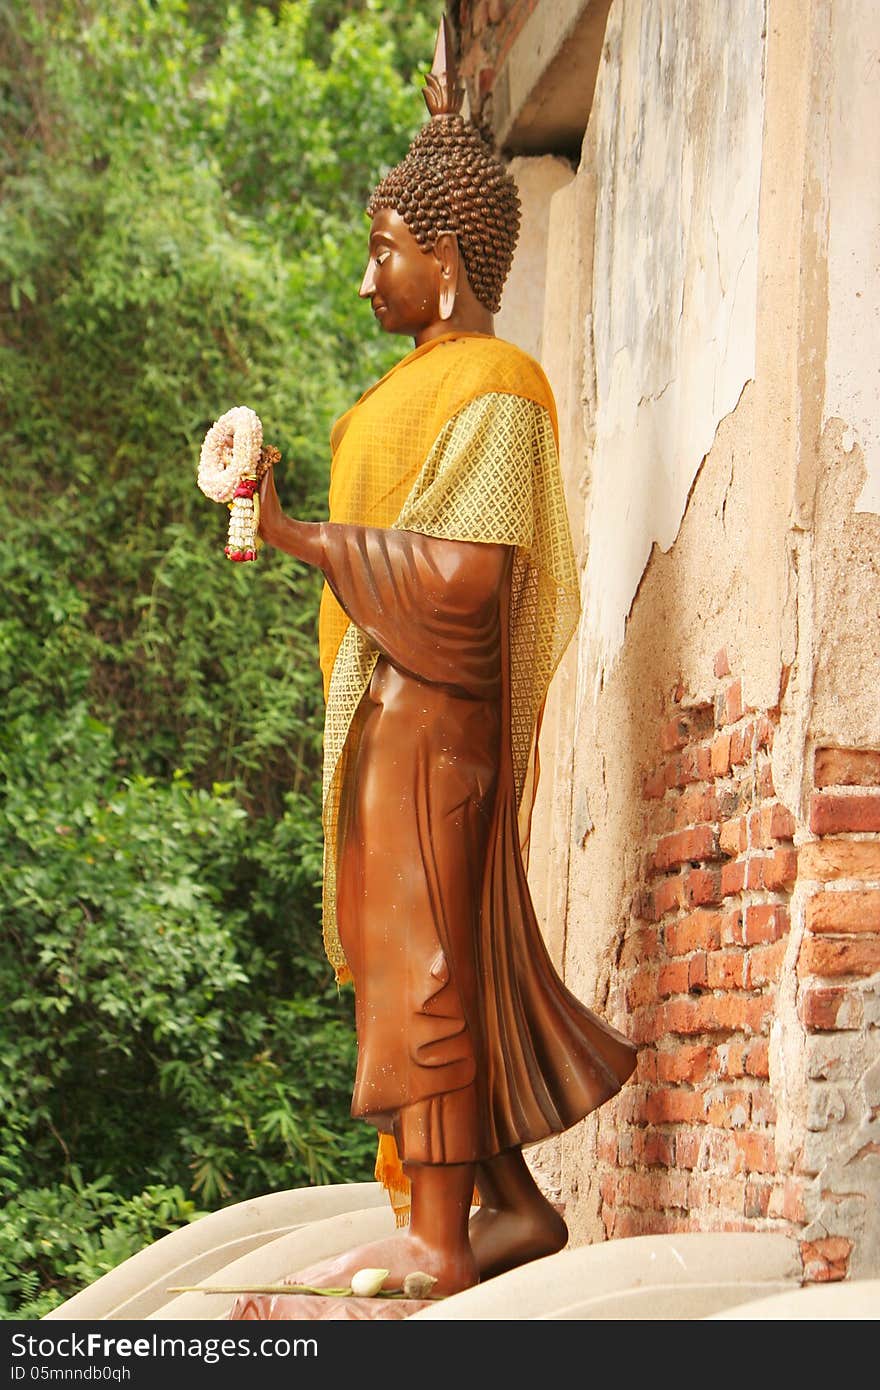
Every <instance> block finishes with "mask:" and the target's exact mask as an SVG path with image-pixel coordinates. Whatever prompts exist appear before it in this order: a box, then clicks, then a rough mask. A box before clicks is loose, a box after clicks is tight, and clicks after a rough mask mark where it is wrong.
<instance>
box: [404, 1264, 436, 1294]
mask: <svg viewBox="0 0 880 1390" xmlns="http://www.w3.org/2000/svg"><path fill="white" fill-rule="evenodd" d="M436 1282H437V1280H436V1279H435V1278H434V1276H433V1274H423V1273H422V1271H421V1270H420V1269H416V1270H414V1271H413V1273H412V1274H408V1275H407V1276H406V1278H405V1279H404V1281H403V1293H404V1297H405V1298H427V1297H428V1295H429V1294H430V1292H431V1290H432V1289H433V1287H434V1285H435V1284H436Z"/></svg>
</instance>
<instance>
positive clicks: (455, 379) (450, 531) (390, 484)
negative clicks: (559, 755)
mask: <svg viewBox="0 0 880 1390" xmlns="http://www.w3.org/2000/svg"><path fill="white" fill-rule="evenodd" d="M331 441H332V444H333V450H334V454H333V465H332V473H331V485H330V520H331V522H345V523H351V524H357V525H362V526H379V527H386V528H389V527H390V528H397V529H400V530H407V531H417V532H420V533H421V534H423V535H427V536H432V537H436V538H440V539H446V540H455V541H478V542H484V543H495V544H503V545H510V546H513V547H514V548H515V556H514V571H513V584H512V593H511V608H510V653H511V686H510V688H511V720H512V724H511V737H512V744H513V750H512V751H513V766H514V776H515V781H516V789H517V798H518V804H519V808H520V824H521V826H525V825H527V823H528V819H529V816H530V812H531V801H532V798H533V791H534V778H533V776H532V775H531V771H532V765H533V763H534V749H535V742H536V738H535V735H536V730H537V725H538V720H539V717H540V712H541V708H542V706H543V702H544V699H545V696H546V692H547V687H548V685H549V683H550V679H551V677H552V675H553V672H554V670H555V668H556V665H557V664H558V662H559V659H560V657H561V655H562V653H563V651H564V649H565V646H566V644H567V643H568V641H569V639H570V637H571V635H572V632H573V631H574V628H575V626H576V624H577V619H578V614H579V609H580V605H579V595H578V583H577V572H576V568H575V562H574V553H573V549H572V544H571V535H570V531H569V524H568V515H567V512H566V507H565V498H564V494H563V490H562V480H561V475H560V470H559V463H558V455H557V439H556V415H555V407H554V403H553V396H552V392H551V390H550V386H549V383H548V382H547V379H546V377H545V376H544V373H543V372H542V370H541V368H540V367H539V366H538V364H537V363H536V362H535V361H534V360H533V359H532V358H530V357H529V356H528V355H527V354H525V353H524V352H522V351H521V350H520V349H519V348H516V347H514V346H513V345H512V344H510V343H504V342H502V341H500V340H499V339H497V338H493V337H489V336H486V335H482V334H464V335H454V334H449V335H444V336H443V337H441V338H437V339H434V340H433V341H432V342H430V343H427V344H425V345H424V346H423V347H421V348H418V349H416V351H415V352H413V353H410V354H409V355H408V356H407V357H405V358H404V359H403V360H402V361H401V362H400V363H398V364H397V366H396V367H395V368H393V369H392V371H391V372H389V373H388V374H387V375H386V376H385V377H383V378H382V380H381V381H380V382H378V383H377V385H376V386H374V387H373V388H372V389H371V390H370V391H368V392H367V393H366V395H365V396H363V397H362V398H361V400H360V401H359V402H358V403H357V405H356V406H354V407H353V409H352V410H350V411H349V412H348V413H347V414H346V415H344V416H343V417H342V418H341V420H339V421H338V422H337V424H336V425H335V426H334V429H333V433H332V436H331ZM320 647H321V665H322V670H323V673H324V682H325V692H326V698H327V716H326V725H325V735H324V812H323V820H324V945H325V949H326V951H327V956H328V959H329V960H330V963H331V964H332V965H333V967H334V969H335V971H336V977H337V979H338V980H344V979H346V978H348V972H347V967H346V963H345V957H344V953H343V951H342V946H341V944H340V941H339V936H338V932H337V928H336V831H337V818H338V811H339V800H340V789H341V787H342V785H343V781H344V777H345V765H346V740H347V737H348V731H349V728H350V726H351V721H352V719H353V718H354V715H355V712H356V710H357V708H358V705H359V704H360V701H361V699H362V697H363V694H364V692H365V690H366V689H367V686H368V685H369V682H370V677H371V675H372V672H373V668H374V666H375V664H376V660H377V657H378V652H377V650H376V648H375V646H374V645H373V644H372V643H371V642H370V640H369V639H368V638H367V637H366V636H365V635H364V634H363V633H362V632H360V631H359V630H358V629H357V628H355V627H354V626H353V625H352V624H351V623H350V622H349V620H348V618H347V616H346V615H345V613H344V612H343V610H342V609H341V608H340V607H339V605H338V603H337V602H336V599H335V598H334V596H333V595H332V593H331V592H330V590H329V588H325V591H324V595H323V598H322V603H321V617H320Z"/></svg>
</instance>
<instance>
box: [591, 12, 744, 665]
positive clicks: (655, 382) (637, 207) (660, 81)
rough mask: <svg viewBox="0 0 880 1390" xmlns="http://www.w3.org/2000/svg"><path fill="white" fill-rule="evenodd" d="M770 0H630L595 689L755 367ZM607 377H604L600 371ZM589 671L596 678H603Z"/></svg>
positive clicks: (616, 175) (598, 114)
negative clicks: (706, 2) (733, 9)
mask: <svg viewBox="0 0 880 1390" xmlns="http://www.w3.org/2000/svg"><path fill="white" fill-rule="evenodd" d="M764 10H765V7H764V3H763V0H741V3H740V4H738V6H737V23H736V26H735V31H732V30H731V26H730V23H729V15H728V12H727V11H726V8H725V7H723V6H719V7H714V6H694V5H693V4H691V3H690V0H652V3H650V4H646V3H640V0H616V3H615V5H614V6H613V7H612V10H611V14H610V16H609V22H608V28H607V30H606V36H605V37H606V48H605V56H604V60H603V63H602V65H601V68H600V72H599V77H598V81H597V87H596V99H595V103H594V107H593V114H592V116H591V122H590V127H589V129H588V132H587V137H586V141H585V146H584V163H587V162H592V163H593V164H594V168H595V178H596V183H597V203H596V243H595V258H594V266H593V306H592V324H591V328H592V343H593V353H594V364H592V370H593V371H594V372H595V400H594V401H592V402H588V403H587V415H588V418H589V419H590V423H591V424H592V423H593V421H594V422H595V449H594V454H593V460H592V476H591V481H590V516H589V522H588V531H589V558H588V562H587V569H586V574H585V613H586V616H585V622H584V627H583V632H582V638H583V648H584V657H585V659H586V661H587V663H588V665H589V669H590V671H591V678H592V680H593V682H594V685H595V687H596V689H597V690H598V688H599V687H600V685H601V682H602V677H603V672H604V671H605V670H606V669H607V667H608V666H609V665H610V664H611V662H612V661H613V660H614V657H615V655H616V654H617V652H618V651H619V649H620V647H621V645H622V642H623V636H624V630H625V625H626V619H627V615H628V613H629V611H630V607H631V604H632V601H633V598H634V595H635V593H636V591H637V589H638V585H639V581H640V579H641V576H642V574H643V572H644V569H645V565H646V563H647V561H648V558H649V556H650V553H651V547H652V545H653V544H654V543H657V544H658V545H659V546H660V547H661V548H662V549H663V550H668V549H669V547H670V546H671V545H672V543H673V541H674V540H675V537H676V535H677V533H678V529H679V525H680V523H681V519H682V516H683V515H684V511H685V507H686V504H687V498H688V494H689V491H690V489H691V486H692V484H693V481H694V478H695V477H696V474H697V472H698V470H699V467H700V464H701V462H702V460H703V458H704V457H705V455H706V454H707V453H708V451H709V449H710V448H711V446H712V442H713V439H714V437H715V433H716V431H717V428H718V425H719V423H720V421H721V420H722V419H723V418H724V417H725V416H726V415H727V414H729V413H730V412H731V411H732V410H733V409H734V407H735V405H736V403H737V400H738V399H739V397H740V395H741V393H742V390H743V387H744V385H745V384H746V382H747V381H748V380H750V379H751V378H752V377H753V376H754V370H755V325H756V311H757V268H758V194H759V187H760V174H761V143H762V131H763V110H764V18H765V13H764ZM590 375H592V372H591V373H590ZM588 679H589V677H588Z"/></svg>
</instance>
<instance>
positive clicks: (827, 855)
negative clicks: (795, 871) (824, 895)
mask: <svg viewBox="0 0 880 1390" xmlns="http://www.w3.org/2000/svg"><path fill="white" fill-rule="evenodd" d="M800 873H801V878H807V879H810V878H815V879H818V880H819V881H820V882H824V883H827V882H828V881H829V880H831V879H835V878H860V879H876V880H877V881H878V882H880V843H878V841H877V840H825V841H823V842H821V843H819V842H817V841H813V842H811V843H809V844H806V845H801V848H800Z"/></svg>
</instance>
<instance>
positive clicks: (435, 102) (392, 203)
mask: <svg viewBox="0 0 880 1390" xmlns="http://www.w3.org/2000/svg"><path fill="white" fill-rule="evenodd" d="M424 97H425V104H426V105H427V108H428V111H429V113H430V120H429V121H428V122H427V124H426V125H424V126H423V127H422V129H421V130H420V131H419V133H418V135H417V136H416V137H415V139H414V140H413V142H412V144H411V145H410V147H409V150H408V152H407V154H406V157H405V158H404V159H403V160H402V161H401V163H400V164H397V165H396V166H395V167H394V168H393V169H392V170H391V171H390V172H389V173H388V174H386V175H385V177H384V178H383V179H382V181H381V182H380V183H379V184H378V185H377V187H376V188H375V189H374V191H373V193H372V196H371V197H370V201H369V203H368V204H367V213H368V215H369V216H370V217H372V216H374V214H375V213H377V212H378V211H379V209H380V208H392V209H393V210H394V211H395V212H397V213H398V214H399V215H400V216H401V217H402V218H403V220H404V222H405V223H406V225H407V227H408V228H409V230H410V231H411V232H412V234H413V236H414V237H415V239H416V241H417V242H418V244H419V246H420V247H421V248H422V250H423V251H429V250H430V249H431V247H432V246H433V245H434V243H435V241H436V240H437V237H438V236H440V235H441V233H443V232H454V233H455V236H456V238H457V240H458V247H459V252H460V255H461V259H462V263H463V265H464V269H465V273H466V275H467V277H468V282H469V284H470V286H471V289H472V290H473V292H474V294H475V295H476V297H477V299H478V300H479V301H480V303H481V304H483V305H485V307H486V308H487V309H489V311H490V312H491V313H493V314H494V313H497V312H498V310H499V308H500V307H501V292H502V290H503V288H504V284H505V281H506V280H507V276H508V274H509V272H510V267H511V264H512V263H513V253H514V251H515V250H516V242H517V237H518V236H519V226H520V202H519V195H518V193H517V188H516V183H515V182H514V180H513V179H512V178H511V176H510V174H508V172H507V170H506V169H505V167H504V164H503V163H502V161H501V160H500V159H499V157H498V155H497V154H496V153H495V151H494V150H493V149H492V147H491V146H490V145H489V143H488V142H487V140H486V139H485V137H484V136H483V134H482V133H481V131H480V130H479V129H478V128H477V126H476V125H475V124H474V123H473V121H470V120H465V118H464V117H463V116H462V115H461V106H462V103H463V100H464V89H463V87H462V86H461V83H460V82H459V78H458V73H457V71H456V67H455V61H454V57H453V55H452V42H451V36H450V32H449V28H448V25H447V22H446V17H445V16H444V17H443V19H442V20H441V22H440V29H439V32H438V35H437V44H436V47H435V49H434V63H433V67H432V69H431V72H430V73H429V74H428V76H427V78H426V79H425V92H424Z"/></svg>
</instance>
